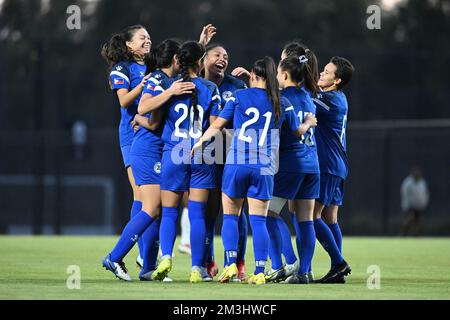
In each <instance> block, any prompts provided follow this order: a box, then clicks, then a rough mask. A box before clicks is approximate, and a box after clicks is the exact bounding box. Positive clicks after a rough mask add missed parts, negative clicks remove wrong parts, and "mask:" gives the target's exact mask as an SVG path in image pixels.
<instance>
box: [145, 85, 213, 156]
mask: <svg viewBox="0 0 450 320" xmlns="http://www.w3.org/2000/svg"><path fill="white" fill-rule="evenodd" d="M175 80H176V79H174V78H171V79H165V80H163V81H161V83H160V85H158V86H155V87H153V88H149V89H148V91H147V88H146V89H145V90H146V92H149V93H151V94H152V95H154V96H156V95H158V94H160V93H162V92H163V91H164V90H166V89H167V88H169V87H170V86H171V85H172V83H173V82H174V81H175ZM192 82H193V83H194V84H195V88H196V91H197V111H198V112H197V115H196V113H195V111H194V108H191V107H190V102H191V96H190V95H182V96H175V97H173V98H171V99H170V100H169V101H168V102H167V103H166V104H165V105H164V111H165V120H164V129H163V134H162V139H163V141H164V150H170V149H172V148H173V147H174V146H177V145H180V144H185V145H187V146H188V151H189V150H190V148H191V147H192V146H193V145H194V143H195V142H196V141H197V140H198V139H199V138H200V137H201V136H202V135H203V132H205V131H206V130H207V129H208V128H209V117H210V116H218V115H219V113H220V108H219V106H220V102H221V101H220V95H219V90H218V89H217V86H216V85H215V84H214V83H212V82H211V81H208V80H205V79H203V78H199V77H196V78H193V79H192Z"/></svg>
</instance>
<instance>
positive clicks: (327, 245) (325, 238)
mask: <svg viewBox="0 0 450 320" xmlns="http://www.w3.org/2000/svg"><path fill="white" fill-rule="evenodd" d="M314 230H315V231H316V237H317V240H319V242H320V244H321V245H322V247H323V248H324V249H325V251H326V252H328V255H329V256H330V258H331V263H332V264H333V265H335V264H339V263H341V262H342V261H343V260H344V258H343V257H342V255H341V253H340V252H339V248H338V246H337V245H336V241H334V237H333V233H332V232H331V230H330V228H328V226H327V225H326V223H325V222H323V220H322V219H317V220H314ZM300 232H301V230H300Z"/></svg>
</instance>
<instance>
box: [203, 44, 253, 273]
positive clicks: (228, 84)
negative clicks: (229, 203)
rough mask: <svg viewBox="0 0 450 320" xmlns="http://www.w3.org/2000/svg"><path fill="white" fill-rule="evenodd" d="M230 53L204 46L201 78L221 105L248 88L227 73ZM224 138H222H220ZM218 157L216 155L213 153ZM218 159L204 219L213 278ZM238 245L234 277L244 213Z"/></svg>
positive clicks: (240, 263) (241, 261)
mask: <svg viewBox="0 0 450 320" xmlns="http://www.w3.org/2000/svg"><path fill="white" fill-rule="evenodd" d="M228 62H229V56H228V52H227V50H226V49H225V47H224V46H223V45H221V44H218V43H213V44H210V45H208V46H207V47H206V55H205V59H204V68H205V69H204V78H205V79H207V80H209V81H212V82H214V83H215V84H216V85H217V86H218V88H219V93H220V95H221V98H222V108H223V107H224V106H225V103H226V102H227V101H228V100H229V99H230V98H231V97H232V94H233V93H234V92H235V91H236V90H239V89H244V88H247V85H246V84H245V82H244V81H242V80H240V79H238V78H235V77H233V76H231V75H229V74H226V70H227V67H228ZM227 129H232V125H231V123H230V124H229V125H228V126H227ZM223 141H225V139H224V140H223ZM225 154H226V148H225V143H224V148H223V155H225ZM216 156H217V155H216ZM216 160H218V163H219V164H218V166H217V174H218V183H217V186H218V188H217V189H216V190H213V191H212V192H211V195H210V199H209V201H208V210H207V212H208V214H207V220H206V239H207V241H206V243H208V247H207V248H206V252H205V254H206V266H207V271H208V274H209V275H210V277H214V276H215V275H216V274H217V273H218V267H217V264H216V262H215V260H214V226H215V222H216V217H217V214H218V213H219V210H220V204H221V191H220V189H221V186H222V174H223V168H224V165H223V164H224V162H225V161H224V160H225V159H216ZM238 226H239V245H238V254H237V263H236V265H237V268H238V276H237V277H236V280H239V281H244V280H245V251H246V247H247V216H246V214H245V212H243V213H242V214H241V215H240V216H239V224H238Z"/></svg>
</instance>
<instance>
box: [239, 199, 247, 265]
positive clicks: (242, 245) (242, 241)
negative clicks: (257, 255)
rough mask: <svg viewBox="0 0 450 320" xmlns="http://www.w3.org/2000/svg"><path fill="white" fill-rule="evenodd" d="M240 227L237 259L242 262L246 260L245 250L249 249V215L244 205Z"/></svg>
mask: <svg viewBox="0 0 450 320" xmlns="http://www.w3.org/2000/svg"><path fill="white" fill-rule="evenodd" d="M238 228H239V242H238V254H237V259H236V260H237V261H238V262H240V261H245V252H246V250H247V235H248V224H247V215H246V213H245V210H244V207H242V212H241V215H240V216H239V222H238Z"/></svg>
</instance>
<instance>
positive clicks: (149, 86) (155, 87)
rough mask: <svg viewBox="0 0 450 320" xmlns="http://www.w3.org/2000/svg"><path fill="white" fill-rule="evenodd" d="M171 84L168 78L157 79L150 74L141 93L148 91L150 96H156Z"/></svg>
mask: <svg viewBox="0 0 450 320" xmlns="http://www.w3.org/2000/svg"><path fill="white" fill-rule="evenodd" d="M171 84H172V82H171V81H168V79H164V80H162V81H158V80H157V79H155V78H154V77H152V76H150V78H149V79H148V80H147V82H146V83H145V86H144V90H142V94H144V93H149V94H151V95H152V96H154V97H155V96H157V95H159V94H161V93H163V92H164V91H165V90H166V89H167V88H169V87H170V85H171Z"/></svg>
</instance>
